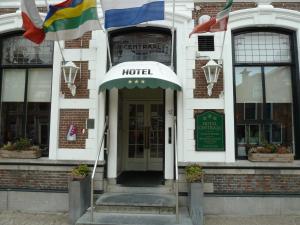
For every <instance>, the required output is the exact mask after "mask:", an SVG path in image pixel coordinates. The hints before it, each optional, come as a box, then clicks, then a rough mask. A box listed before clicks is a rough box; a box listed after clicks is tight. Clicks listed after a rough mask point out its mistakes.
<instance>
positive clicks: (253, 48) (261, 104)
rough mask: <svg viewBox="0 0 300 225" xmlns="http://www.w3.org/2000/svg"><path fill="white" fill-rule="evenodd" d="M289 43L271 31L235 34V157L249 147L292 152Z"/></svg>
mask: <svg viewBox="0 0 300 225" xmlns="http://www.w3.org/2000/svg"><path fill="white" fill-rule="evenodd" d="M290 43H291V35H289V34H283V33H277V32H272V31H270V32H269V31H268V32H266V31H261V32H260V31H255V32H251V31H249V32H243V33H236V34H234V74H235V75H234V80H235V121H236V145H237V157H240V158H242V157H245V156H247V151H248V150H249V148H250V147H251V146H252V145H261V144H279V145H284V146H288V147H290V148H291V149H292V150H294V149H295V141H294V118H293V107H294V104H293V95H292V55H291V44H290Z"/></svg>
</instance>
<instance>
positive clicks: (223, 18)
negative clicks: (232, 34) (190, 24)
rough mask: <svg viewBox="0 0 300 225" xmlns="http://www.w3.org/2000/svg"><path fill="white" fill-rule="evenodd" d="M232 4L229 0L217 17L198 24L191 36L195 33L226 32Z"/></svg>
mask: <svg viewBox="0 0 300 225" xmlns="http://www.w3.org/2000/svg"><path fill="white" fill-rule="evenodd" d="M232 3H233V0H227V2H226V5H225V7H224V8H223V9H222V11H220V12H219V13H218V14H217V16H216V17H212V18H210V20H208V21H206V22H204V23H200V24H198V25H197V26H196V27H194V29H193V31H192V32H191V33H190V36H191V35H192V34H195V33H206V32H218V31H226V30H227V24H228V19H229V13H230V11H231V7H232Z"/></svg>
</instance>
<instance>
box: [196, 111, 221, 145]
mask: <svg viewBox="0 0 300 225" xmlns="http://www.w3.org/2000/svg"><path fill="white" fill-rule="evenodd" d="M195 121H196V126H195V136H196V137H195V139H196V151H225V135H224V127H225V126H224V114H222V113H218V112H214V111H205V112H203V113H200V114H197V115H196V118H195Z"/></svg>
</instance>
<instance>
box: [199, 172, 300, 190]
mask: <svg viewBox="0 0 300 225" xmlns="http://www.w3.org/2000/svg"><path fill="white" fill-rule="evenodd" d="M204 181H205V183H213V187H214V193H300V175H280V174H278V175H275V174H259V175H256V174H251V175H250V174H213V175H212V174H207V175H205V177H204Z"/></svg>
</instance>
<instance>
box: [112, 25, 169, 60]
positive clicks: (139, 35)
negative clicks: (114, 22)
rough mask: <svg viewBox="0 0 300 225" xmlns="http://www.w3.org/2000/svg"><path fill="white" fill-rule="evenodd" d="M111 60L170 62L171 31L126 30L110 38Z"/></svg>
mask: <svg viewBox="0 0 300 225" xmlns="http://www.w3.org/2000/svg"><path fill="white" fill-rule="evenodd" d="M111 52H112V62H113V65H116V64H118V63H121V62H128V61H158V62H160V63H163V64H166V65H170V63H171V33H166V32H158V31H154V32H143V31H135V32H129V33H128V32H127V33H126V34H124V33H122V34H119V35H117V36H114V37H112V38H111Z"/></svg>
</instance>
